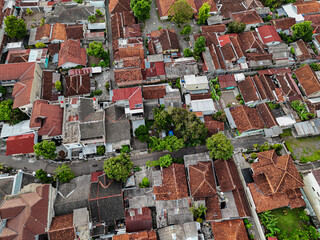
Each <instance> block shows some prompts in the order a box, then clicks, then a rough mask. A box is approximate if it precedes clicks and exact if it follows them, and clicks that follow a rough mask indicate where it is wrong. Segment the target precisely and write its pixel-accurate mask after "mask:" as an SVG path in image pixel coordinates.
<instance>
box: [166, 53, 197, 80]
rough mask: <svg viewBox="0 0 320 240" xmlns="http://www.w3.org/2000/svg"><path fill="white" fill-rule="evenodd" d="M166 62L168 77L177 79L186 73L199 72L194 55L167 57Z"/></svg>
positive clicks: (194, 73)
mask: <svg viewBox="0 0 320 240" xmlns="http://www.w3.org/2000/svg"><path fill="white" fill-rule="evenodd" d="M164 62H165V64H164V66H165V70H166V76H167V78H168V79H177V78H181V77H183V76H185V75H192V74H193V75H197V74H198V73H199V69H198V65H197V61H196V60H195V59H194V58H193V57H188V58H176V59H172V58H165V61H164Z"/></svg>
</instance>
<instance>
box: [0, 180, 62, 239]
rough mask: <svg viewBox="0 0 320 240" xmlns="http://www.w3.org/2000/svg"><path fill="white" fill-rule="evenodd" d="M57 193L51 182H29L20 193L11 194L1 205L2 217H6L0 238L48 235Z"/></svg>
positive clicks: (32, 237)
mask: <svg viewBox="0 0 320 240" xmlns="http://www.w3.org/2000/svg"><path fill="white" fill-rule="evenodd" d="M55 195H56V191H55V189H54V188H53V187H52V186H51V185H50V184H44V185H41V184H29V185H27V186H25V187H24V188H23V189H21V191H20V192H19V193H18V194H14V195H9V196H8V197H7V198H6V199H5V201H4V202H3V203H2V205H1V207H0V216H1V219H6V222H5V225H4V228H3V230H2V232H1V233H0V238H1V239H14V238H15V239H34V238H41V237H46V235H47V234H46V233H47V231H48V230H49V227H50V225H51V219H52V217H53V216H54V212H53V203H54V200H55Z"/></svg>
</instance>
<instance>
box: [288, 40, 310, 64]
mask: <svg viewBox="0 0 320 240" xmlns="http://www.w3.org/2000/svg"><path fill="white" fill-rule="evenodd" d="M290 46H291V47H292V48H293V50H294V55H295V56H296V59H297V60H298V61H299V62H310V61H311V60H312V59H313V58H316V55H315V54H314V52H313V50H312V49H311V48H310V47H308V46H307V44H306V43H305V42H304V41H303V40H302V39H300V40H298V41H296V42H293V43H291V44H290Z"/></svg>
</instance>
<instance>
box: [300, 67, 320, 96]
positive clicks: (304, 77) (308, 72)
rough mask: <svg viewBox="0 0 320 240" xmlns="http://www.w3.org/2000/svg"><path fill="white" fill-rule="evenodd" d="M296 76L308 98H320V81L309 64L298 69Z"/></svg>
mask: <svg viewBox="0 0 320 240" xmlns="http://www.w3.org/2000/svg"><path fill="white" fill-rule="evenodd" d="M294 74H295V75H296V77H297V79H298V81H299V83H300V86H301V88H302V91H303V92H304V95H305V96H306V98H318V97H320V81H319V79H318V77H317V75H316V73H315V72H314V71H313V69H312V68H311V67H310V66H309V65H308V64H306V65H304V66H302V67H300V68H298V69H296V70H295V71H294Z"/></svg>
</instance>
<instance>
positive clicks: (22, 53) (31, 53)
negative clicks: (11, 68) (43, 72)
mask: <svg viewBox="0 0 320 240" xmlns="http://www.w3.org/2000/svg"><path fill="white" fill-rule="evenodd" d="M48 58H49V56H48V49H47V48H41V49H23V50H9V51H8V55H7V58H6V61H5V64H8V63H22V62H36V63H40V64H42V66H43V67H47V65H48V63H47V61H48Z"/></svg>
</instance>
